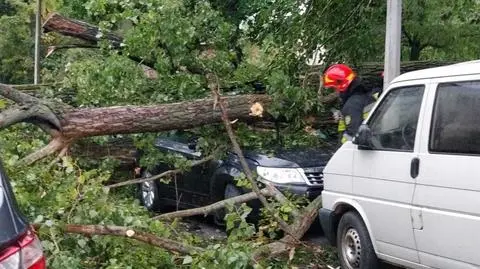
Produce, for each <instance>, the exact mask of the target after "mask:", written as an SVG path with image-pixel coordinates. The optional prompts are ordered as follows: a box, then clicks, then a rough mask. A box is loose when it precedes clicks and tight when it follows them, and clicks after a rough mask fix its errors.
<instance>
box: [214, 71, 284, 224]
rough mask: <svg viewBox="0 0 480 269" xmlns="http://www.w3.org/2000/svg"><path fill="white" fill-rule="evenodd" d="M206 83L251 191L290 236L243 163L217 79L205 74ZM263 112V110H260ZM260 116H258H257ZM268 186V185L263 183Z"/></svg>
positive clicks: (245, 163) (243, 159)
mask: <svg viewBox="0 0 480 269" xmlns="http://www.w3.org/2000/svg"><path fill="white" fill-rule="evenodd" d="M207 81H208V87H209V88H210V90H211V91H212V94H213V98H214V100H215V102H216V103H217V104H218V107H219V108H220V111H221V117H222V121H223V124H224V125H225V129H226V130H227V134H228V137H229V138H230V142H231V143H232V146H233V151H234V152H235V154H237V156H238V158H239V160H240V165H241V166H242V169H243V171H244V173H245V175H246V177H247V179H248V181H250V183H251V185H252V190H253V191H254V192H255V193H256V194H257V196H258V199H259V200H260V202H261V203H262V205H263V206H264V207H265V208H266V209H267V210H268V211H269V212H270V213H271V214H272V215H273V216H275V219H276V220H277V221H278V223H279V224H280V227H281V228H282V230H283V231H285V232H286V233H288V234H291V232H290V227H289V226H288V224H287V223H286V222H285V221H284V220H283V219H282V218H280V216H278V214H276V212H275V209H274V208H273V207H272V205H271V204H270V203H269V202H268V201H267V199H266V198H265V196H263V195H262V193H261V191H260V188H258V185H257V182H256V181H255V180H254V179H253V174H252V171H251V170H250V167H249V166H248V164H247V162H246V161H245V157H244V155H243V152H242V149H241V148H240V144H238V141H237V138H236V136H235V133H234V132H233V128H232V125H231V123H230V120H229V118H228V112H227V109H226V108H225V105H224V103H223V100H222V99H221V96H220V92H219V88H220V85H219V80H218V77H217V76H216V75H215V74H213V73H208V74H207ZM262 111H263V109H262ZM257 116H260V115H257ZM265 184H266V185H267V186H268V183H265ZM269 188H275V187H273V186H269Z"/></svg>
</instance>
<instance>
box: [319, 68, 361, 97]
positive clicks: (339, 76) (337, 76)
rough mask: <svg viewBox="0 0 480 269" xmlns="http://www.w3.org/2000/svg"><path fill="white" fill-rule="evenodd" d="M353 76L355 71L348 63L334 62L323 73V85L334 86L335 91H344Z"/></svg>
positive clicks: (326, 86)
mask: <svg viewBox="0 0 480 269" xmlns="http://www.w3.org/2000/svg"><path fill="white" fill-rule="evenodd" d="M355 77H356V75H355V72H353V70H352V69H351V68H350V67H348V65H345V64H334V65H332V66H330V67H329V68H328V69H327V71H325V73H324V74H323V86H324V87H325V88H334V89H335V91H337V92H344V91H346V90H347V88H348V86H350V84H351V83H352V81H353V80H354V79H355Z"/></svg>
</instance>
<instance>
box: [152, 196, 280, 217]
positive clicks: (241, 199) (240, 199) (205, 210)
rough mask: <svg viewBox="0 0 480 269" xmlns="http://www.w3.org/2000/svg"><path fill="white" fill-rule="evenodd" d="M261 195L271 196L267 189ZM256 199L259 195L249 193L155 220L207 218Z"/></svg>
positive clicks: (169, 214)
mask: <svg viewBox="0 0 480 269" xmlns="http://www.w3.org/2000/svg"><path fill="white" fill-rule="evenodd" d="M260 193H261V194H262V195H263V196H271V193H270V191H268V190H267V189H262V190H260ZM255 199H258V195H257V194H256V193H255V192H249V193H246V194H242V195H239V196H235V197H233V198H229V199H225V200H222V201H219V202H216V203H213V204H211V205H207V206H204V207H198V208H193V209H187V210H181V211H176V212H171V213H166V214H162V215H158V216H155V217H154V219H160V220H167V219H174V218H184V217H191V216H198V215H204V216H207V215H208V214H210V213H212V212H214V211H216V210H219V209H222V208H224V207H226V206H227V205H229V204H234V205H235V204H241V203H245V202H248V201H251V200H255Z"/></svg>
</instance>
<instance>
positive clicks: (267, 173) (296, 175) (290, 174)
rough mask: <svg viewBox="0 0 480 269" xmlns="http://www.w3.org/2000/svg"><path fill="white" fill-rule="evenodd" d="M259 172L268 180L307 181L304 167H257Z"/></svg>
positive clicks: (281, 181)
mask: <svg viewBox="0 0 480 269" xmlns="http://www.w3.org/2000/svg"><path fill="white" fill-rule="evenodd" d="M257 174H258V175H259V176H260V177H261V178H263V179H265V180H268V181H271V182H273V183H279V184H286V183H305V179H304V173H303V169H302V168H277V167H263V166H258V167H257Z"/></svg>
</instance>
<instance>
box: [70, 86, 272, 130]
mask: <svg viewBox="0 0 480 269" xmlns="http://www.w3.org/2000/svg"><path fill="white" fill-rule="evenodd" d="M223 100H224V101H225V103H226V104H227V107H228V110H229V111H230V113H231V114H232V117H233V118H234V119H239V120H246V119H248V118H251V116H250V115H249V113H250V107H251V106H252V105H253V104H254V103H256V102H259V103H262V104H267V105H268V103H269V102H270V98H269V97H268V96H266V95H238V96H231V97H225V98H223ZM220 116H221V115H220V112H219V111H217V110H215V109H214V101H213V100H212V99H199V100H193V101H186V102H180V103H172V104H163V105H155V106H122V107H104V108H83V109H75V110H71V111H68V112H66V113H65V114H63V115H62V116H61V117H62V120H61V124H62V135H63V136H65V137H68V138H75V139H77V138H82V137H90V136H99V135H110V134H130V133H144V132H159V131H165V130H175V129H190V128H193V127H197V126H202V125H206V124H211V123H217V122H220V121H221V118H220Z"/></svg>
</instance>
